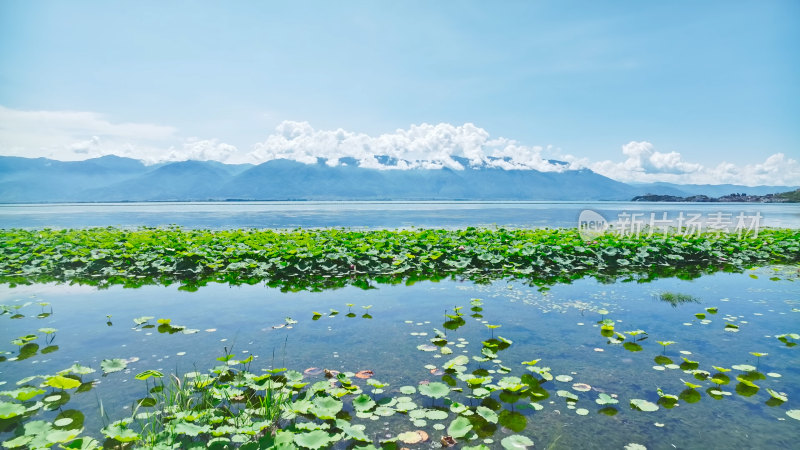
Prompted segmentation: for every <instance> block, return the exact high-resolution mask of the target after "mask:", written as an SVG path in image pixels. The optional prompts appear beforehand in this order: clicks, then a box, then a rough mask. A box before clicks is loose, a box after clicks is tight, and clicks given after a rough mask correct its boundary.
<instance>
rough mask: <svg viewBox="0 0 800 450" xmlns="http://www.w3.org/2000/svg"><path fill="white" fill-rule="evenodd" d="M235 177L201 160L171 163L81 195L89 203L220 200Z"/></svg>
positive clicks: (86, 191) (88, 190)
mask: <svg viewBox="0 0 800 450" xmlns="http://www.w3.org/2000/svg"><path fill="white" fill-rule="evenodd" d="M231 178H232V176H231V174H230V173H228V172H227V171H225V170H223V169H221V168H219V167H216V166H214V165H213V164H206V163H205V162H200V161H182V162H175V163H170V164H167V165H164V166H161V167H158V168H156V169H154V170H152V171H149V172H147V173H145V174H143V175H141V176H139V177H136V178H132V179H128V180H125V181H120V182H118V183H115V184H111V185H108V186H104V187H102V188H93V189H87V190H85V191H83V192H81V193H80V197H81V198H83V199H85V201H167V200H174V201H181V200H186V201H191V200H209V199H216V198H217V191H219V188H220V186H222V185H224V184H225V183H227V182H228V181H229V180H230V179H231Z"/></svg>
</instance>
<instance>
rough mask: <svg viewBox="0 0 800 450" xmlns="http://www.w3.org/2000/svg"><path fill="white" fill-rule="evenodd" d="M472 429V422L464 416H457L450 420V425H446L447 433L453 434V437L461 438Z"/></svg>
mask: <svg viewBox="0 0 800 450" xmlns="http://www.w3.org/2000/svg"><path fill="white" fill-rule="evenodd" d="M471 430H472V423H470V421H469V419H467V418H466V417H458V418H456V419H455V420H454V421H452V422H450V426H449V427H447V434H449V435H450V436H453V437H454V438H463V437H464V436H466V435H467V433H469V432H470V431H471Z"/></svg>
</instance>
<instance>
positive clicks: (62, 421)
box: [53, 409, 84, 430]
mask: <svg viewBox="0 0 800 450" xmlns="http://www.w3.org/2000/svg"><path fill="white" fill-rule="evenodd" d="M83 422H84V415H83V413H82V412H80V411H78V410H77V409H68V410H65V411H61V413H59V414H58V416H56V418H55V420H54V421H53V425H55V426H56V428H62V429H66V430H79V429H82V428H83Z"/></svg>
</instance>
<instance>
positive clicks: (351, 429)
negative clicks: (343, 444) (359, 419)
mask: <svg viewBox="0 0 800 450" xmlns="http://www.w3.org/2000/svg"><path fill="white" fill-rule="evenodd" d="M336 428H338V429H340V430H342V431H343V432H344V434H345V435H347V437H348V438H349V439H354V440H356V441H361V442H369V441H371V439H370V438H369V437H368V436H367V435H366V434H365V433H364V428H365V427H364V425H352V424H351V423H350V422H348V421H346V420H342V419H336Z"/></svg>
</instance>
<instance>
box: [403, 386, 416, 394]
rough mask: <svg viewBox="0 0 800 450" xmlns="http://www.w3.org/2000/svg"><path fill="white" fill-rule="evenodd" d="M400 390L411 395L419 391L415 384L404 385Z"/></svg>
mask: <svg viewBox="0 0 800 450" xmlns="http://www.w3.org/2000/svg"><path fill="white" fill-rule="evenodd" d="M400 392H402V393H403V394H406V395H411V394H415V393H416V392H417V388H415V387H414V386H403V387H401V388H400Z"/></svg>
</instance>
